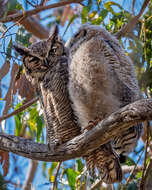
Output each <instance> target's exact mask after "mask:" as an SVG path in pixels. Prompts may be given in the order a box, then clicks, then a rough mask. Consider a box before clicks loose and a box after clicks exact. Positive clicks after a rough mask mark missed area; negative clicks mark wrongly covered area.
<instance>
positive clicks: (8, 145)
mask: <svg viewBox="0 0 152 190" xmlns="http://www.w3.org/2000/svg"><path fill="white" fill-rule="evenodd" d="M150 119H152V99H143V100H139V101H137V102H134V103H132V104H130V105H127V106H125V107H124V108H122V109H120V110H118V111H117V112H115V113H113V114H111V115H110V116H109V117H107V118H106V119H104V120H103V121H101V122H99V123H98V124H97V125H96V126H95V127H94V128H93V129H91V130H90V131H88V132H86V133H83V134H81V135H79V136H77V137H75V138H74V139H72V140H70V141H68V142H67V143H65V144H63V145H60V146H58V147H56V148H55V150H54V152H51V151H49V149H48V146H47V145H44V144H38V143H34V142H32V141H31V140H27V139H24V138H21V137H15V136H12V135H6V134H2V133H1V134H0V149H1V150H4V151H11V152H13V153H16V154H18V155H21V156H24V157H27V158H31V159H35V160H42V161H65V160H68V159H73V158H76V157H80V156H82V155H84V154H86V153H89V152H91V151H92V150H94V149H96V148H98V147H99V146H100V145H101V144H105V143H107V142H108V141H109V140H111V139H113V138H114V137H115V136H117V135H118V134H120V132H123V131H125V130H126V129H128V128H129V127H130V126H132V125H136V124H137V123H141V122H143V121H145V120H150Z"/></svg>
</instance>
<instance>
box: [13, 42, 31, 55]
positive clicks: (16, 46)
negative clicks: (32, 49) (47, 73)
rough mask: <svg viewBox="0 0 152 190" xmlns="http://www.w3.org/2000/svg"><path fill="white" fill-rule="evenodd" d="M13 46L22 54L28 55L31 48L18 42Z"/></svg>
mask: <svg viewBox="0 0 152 190" xmlns="http://www.w3.org/2000/svg"><path fill="white" fill-rule="evenodd" d="M13 48H14V49H15V51H16V52H18V53H19V54H20V55H21V56H23V55H28V54H29V49H28V48H26V47H23V46H21V45H18V44H13Z"/></svg>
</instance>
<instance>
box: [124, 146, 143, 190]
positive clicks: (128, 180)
mask: <svg viewBox="0 0 152 190" xmlns="http://www.w3.org/2000/svg"><path fill="white" fill-rule="evenodd" d="M143 153H144V149H143V150H142V152H141V154H140V156H139V157H138V160H137V162H136V164H135V166H133V169H132V171H131V173H130V176H129V177H128V179H127V181H126V184H125V186H123V188H122V190H125V189H126V187H127V185H128V184H129V182H130V180H131V178H132V175H133V174H134V173H135V171H136V168H137V164H138V163H139V161H140V159H141V157H142V154H143Z"/></svg>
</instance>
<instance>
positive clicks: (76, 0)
mask: <svg viewBox="0 0 152 190" xmlns="http://www.w3.org/2000/svg"><path fill="white" fill-rule="evenodd" d="M81 2H82V0H66V1H60V2H58V3H54V4H51V5H47V6H38V7H37V8H35V9H33V10H29V11H26V12H24V13H16V14H13V15H9V16H7V17H6V18H2V19H0V22H2V23H5V22H11V21H14V20H19V19H21V18H22V17H24V19H25V18H27V17H28V16H32V15H35V14H37V13H39V12H40V11H44V10H48V9H51V8H56V7H62V6H65V5H68V4H71V3H81Z"/></svg>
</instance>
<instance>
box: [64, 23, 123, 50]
mask: <svg viewBox="0 0 152 190" xmlns="http://www.w3.org/2000/svg"><path fill="white" fill-rule="evenodd" d="M98 36H99V37H100V38H102V39H103V40H104V41H105V42H107V41H110V42H113V43H115V44H116V45H118V46H119V42H118V41H117V40H116V38H115V37H114V36H112V35H111V34H110V33H109V32H108V31H106V30H105V29H104V28H101V27H99V26H96V25H90V24H83V25H82V26H81V27H80V28H79V30H78V31H77V32H76V33H75V35H74V36H73V37H72V38H71V39H70V40H69V41H68V42H67V43H66V47H67V48H68V49H69V50H70V53H71V54H72V53H74V52H75V51H76V50H77V48H79V46H80V45H81V44H82V43H83V44H84V42H85V41H86V42H88V41H89V40H91V39H92V38H96V39H95V40H94V42H96V40H97V37H98Z"/></svg>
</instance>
